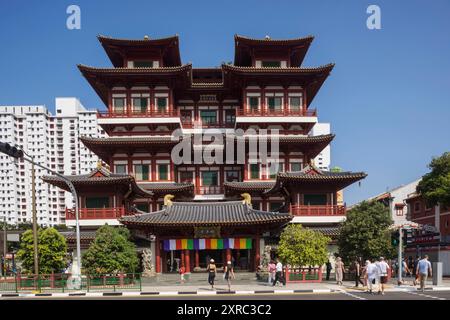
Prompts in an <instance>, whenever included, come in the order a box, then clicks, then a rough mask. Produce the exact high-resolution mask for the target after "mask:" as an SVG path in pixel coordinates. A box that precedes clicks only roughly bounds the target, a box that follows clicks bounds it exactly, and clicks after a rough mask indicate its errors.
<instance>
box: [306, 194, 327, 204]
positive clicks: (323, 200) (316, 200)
mask: <svg viewBox="0 0 450 320" xmlns="http://www.w3.org/2000/svg"><path fill="white" fill-rule="evenodd" d="M303 203H304V204H305V205H311V206H318V205H319V206H320V205H326V204H327V195H326V194H305V195H304V196H303Z"/></svg>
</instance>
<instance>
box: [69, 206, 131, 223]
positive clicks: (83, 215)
mask: <svg viewBox="0 0 450 320" xmlns="http://www.w3.org/2000/svg"><path fill="white" fill-rule="evenodd" d="M79 214H80V215H79V219H81V220H89V219H118V218H120V217H123V216H126V215H129V214H130V213H128V211H126V210H125V208H124V207H114V208H80V209H79ZM75 219H76V218H75V209H69V208H66V220H75Z"/></svg>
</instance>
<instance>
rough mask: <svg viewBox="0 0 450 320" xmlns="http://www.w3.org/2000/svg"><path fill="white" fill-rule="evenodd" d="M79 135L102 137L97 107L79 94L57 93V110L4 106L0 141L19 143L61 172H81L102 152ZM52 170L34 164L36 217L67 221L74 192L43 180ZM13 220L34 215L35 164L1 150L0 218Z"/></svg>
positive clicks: (41, 221) (0, 111)
mask: <svg viewBox="0 0 450 320" xmlns="http://www.w3.org/2000/svg"><path fill="white" fill-rule="evenodd" d="M80 136H92V137H102V136H104V132H103V130H102V129H101V128H100V127H99V126H98V125H97V116H96V111H93V110H86V109H85V108H84V107H83V105H82V104H81V103H80V101H79V100H78V99H76V98H56V115H51V114H50V112H49V111H48V110H47V108H46V107H45V106H0V141H2V142H7V143H9V144H11V145H18V146H20V147H22V148H23V150H24V151H25V152H26V153H27V154H29V155H30V156H31V157H34V159H35V161H37V162H39V163H41V164H43V165H45V166H47V167H49V168H51V169H52V170H55V171H57V172H58V173H61V174H66V175H73V174H83V173H87V172H89V171H90V170H92V169H93V168H94V167H95V165H96V162H97V160H98V158H97V157H96V156H95V155H94V154H93V153H92V152H90V151H89V150H88V149H87V148H86V147H84V146H83V145H82V143H80V141H79V139H78V138H79V137H80ZM47 174H49V173H48V172H46V171H45V170H43V169H40V168H38V167H36V210H37V218H38V223H39V224H42V225H57V224H64V223H65V207H66V206H68V207H72V206H73V204H72V202H73V199H72V196H71V194H70V193H68V192H64V191H62V190H60V189H58V188H56V187H54V186H51V185H49V184H47V183H45V182H43V181H42V180H41V177H42V176H43V175H47ZM5 217H6V221H7V222H8V223H10V224H16V223H22V222H29V221H31V220H32V206H31V164H29V163H28V162H24V161H22V160H15V159H12V158H11V157H9V156H6V155H4V154H0V219H1V220H2V221H3V219H4V218H5Z"/></svg>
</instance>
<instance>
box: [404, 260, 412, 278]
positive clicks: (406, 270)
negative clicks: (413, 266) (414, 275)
mask: <svg viewBox="0 0 450 320" xmlns="http://www.w3.org/2000/svg"><path fill="white" fill-rule="evenodd" d="M408 275H411V270H409V267H408V258H405V260H403V265H402V277H403V278H406V276H408Z"/></svg>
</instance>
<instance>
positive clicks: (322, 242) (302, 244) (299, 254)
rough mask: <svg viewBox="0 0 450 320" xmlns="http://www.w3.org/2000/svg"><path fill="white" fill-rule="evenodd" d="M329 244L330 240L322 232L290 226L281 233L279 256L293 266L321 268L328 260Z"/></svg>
mask: <svg viewBox="0 0 450 320" xmlns="http://www.w3.org/2000/svg"><path fill="white" fill-rule="evenodd" d="M329 242H330V238H328V237H326V236H324V235H323V234H322V233H320V232H317V231H314V230H310V229H304V228H303V227H302V225H300V224H290V225H288V226H287V227H286V228H285V229H284V230H283V232H282V233H281V236H280V243H279V245H278V256H279V257H280V259H281V260H282V261H283V263H286V264H289V265H291V266H297V267H302V266H321V265H323V264H324V263H325V262H326V261H327V259H328V258H327V257H328V253H327V245H328V243H329Z"/></svg>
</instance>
